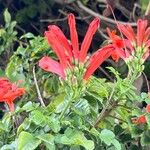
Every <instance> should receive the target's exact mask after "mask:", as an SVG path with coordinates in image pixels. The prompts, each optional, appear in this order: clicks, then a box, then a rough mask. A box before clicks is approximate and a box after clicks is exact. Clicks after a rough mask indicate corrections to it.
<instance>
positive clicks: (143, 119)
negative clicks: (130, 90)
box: [137, 115, 146, 124]
mask: <svg viewBox="0 0 150 150" xmlns="http://www.w3.org/2000/svg"><path fill="white" fill-rule="evenodd" d="M137 122H138V123H139V124H145V123H146V117H145V115H142V116H140V117H139V118H138V120H137Z"/></svg>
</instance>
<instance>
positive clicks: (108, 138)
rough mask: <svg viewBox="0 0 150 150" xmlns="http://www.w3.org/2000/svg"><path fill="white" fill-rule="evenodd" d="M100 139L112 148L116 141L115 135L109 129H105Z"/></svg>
mask: <svg viewBox="0 0 150 150" xmlns="http://www.w3.org/2000/svg"><path fill="white" fill-rule="evenodd" d="M100 139H101V140H102V141H103V142H104V143H105V144H106V145H108V146H110V145H111V144H112V142H113V140H114V139H115V134H114V133H113V132H112V131H110V130H108V129H103V130H102V131H101V133H100Z"/></svg>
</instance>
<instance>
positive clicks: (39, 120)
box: [29, 110, 46, 126]
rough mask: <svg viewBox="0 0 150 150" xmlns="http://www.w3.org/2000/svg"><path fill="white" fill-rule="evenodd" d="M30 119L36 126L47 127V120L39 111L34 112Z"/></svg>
mask: <svg viewBox="0 0 150 150" xmlns="http://www.w3.org/2000/svg"><path fill="white" fill-rule="evenodd" d="M29 119H30V120H31V121H33V122H34V123H35V124H36V125H39V126H45V125H46V118H45V116H44V115H43V114H42V113H41V112H40V111H38V110H34V111H32V112H31V113H30V116H29Z"/></svg>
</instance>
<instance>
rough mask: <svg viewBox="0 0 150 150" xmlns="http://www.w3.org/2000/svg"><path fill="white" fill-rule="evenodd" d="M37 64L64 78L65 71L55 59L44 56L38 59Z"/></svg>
mask: <svg viewBox="0 0 150 150" xmlns="http://www.w3.org/2000/svg"><path fill="white" fill-rule="evenodd" d="M39 66H40V67H41V68H42V69H44V70H45V71H49V72H52V73H56V74H57V75H59V76H60V77H62V78H63V79H64V78H65V73H64V70H63V68H62V66H61V65H60V64H59V63H58V62H57V61H55V60H53V59H51V58H50V57H48V56H44V57H43V58H42V59H41V60H40V61H39Z"/></svg>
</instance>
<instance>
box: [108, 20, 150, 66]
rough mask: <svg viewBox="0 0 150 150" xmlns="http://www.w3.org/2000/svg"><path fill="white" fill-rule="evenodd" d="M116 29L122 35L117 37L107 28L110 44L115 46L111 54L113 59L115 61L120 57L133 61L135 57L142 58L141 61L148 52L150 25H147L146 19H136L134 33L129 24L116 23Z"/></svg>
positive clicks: (149, 49)
mask: <svg viewBox="0 0 150 150" xmlns="http://www.w3.org/2000/svg"><path fill="white" fill-rule="evenodd" d="M118 29H119V31H120V32H121V33H122V34H123V35H122V36H124V37H119V36H117V35H116V33H115V31H112V32H111V31H110V30H109V29H107V32H108V35H109V37H110V39H111V42H112V44H110V45H112V46H114V48H115V53H114V54H113V55H112V57H113V58H114V60H116V61H117V60H118V59H119V58H122V59H123V60H125V61H129V60H131V61H133V60H134V59H136V58H137V59H142V60H141V62H142V63H143V62H144V61H145V60H146V59H147V57H148V56H149V53H150V40H149V36H150V27H148V21H147V20H141V19H139V20H138V21H137V33H136V34H135V32H134V29H133V28H132V27H131V25H129V24H126V25H122V24H118ZM114 56H115V57H114Z"/></svg>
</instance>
